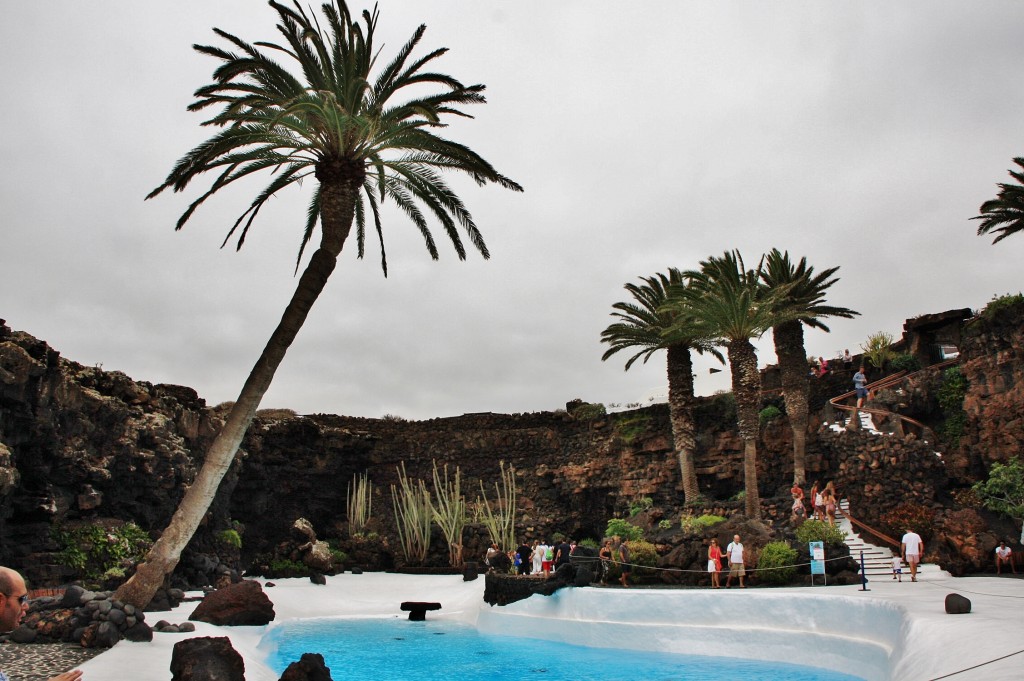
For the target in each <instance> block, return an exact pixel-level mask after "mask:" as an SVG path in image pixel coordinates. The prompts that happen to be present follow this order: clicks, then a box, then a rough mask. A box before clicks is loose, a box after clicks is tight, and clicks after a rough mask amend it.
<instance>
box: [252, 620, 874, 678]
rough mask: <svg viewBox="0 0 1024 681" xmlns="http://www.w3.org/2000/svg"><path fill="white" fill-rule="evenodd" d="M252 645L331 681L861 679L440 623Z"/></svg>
mask: <svg viewBox="0 0 1024 681" xmlns="http://www.w3.org/2000/svg"><path fill="white" fill-rule="evenodd" d="M260 647H261V648H269V649H270V650H271V651H272V652H271V653H270V655H269V656H268V658H267V665H268V666H270V667H271V668H273V669H274V670H275V671H276V672H277V673H278V674H280V673H282V672H283V671H284V670H285V668H287V666H288V665H289V664H290V663H292V662H295V661H297V660H298V659H299V658H300V657H301V656H302V654H303V653H320V654H321V655H323V656H324V661H325V662H326V664H327V666H328V667H329V668H330V670H331V677H332V678H333V679H334V681H342V680H343V679H374V680H375V681H378V680H379V681H392V680H394V681H408V680H415V681H429V680H431V679H439V680H440V679H444V680H446V681H447V680H448V679H453V678H457V679H459V680H460V681H494V680H495V679H516V680H517V681H523V680H525V681H562V680H565V681H569V680H573V681H591V680H592V681H618V680H621V681H627V680H628V681H637V680H639V679H643V680H644V681H721V680H722V679H745V680H748V681H754V680H755V679H756V680H758V681H861V680H860V678H859V677H856V676H850V675H848V674H840V673H838V672H833V671H829V670H825V669H817V668H814V667H803V666H799V665H791V664H780V663H776V662H761V661H756V660H744V659H739V658H722V657H706V656H700V655H672V654H668V653H653V652H648V651H638V650H621V649H615V648H589V647H586V646H576V645H569V644H565V643H556V642H552V641H543V640H537V639H528V638H519V637H513V636H492V635H489V634H481V633H479V632H478V631H477V630H476V628H475V627H472V626H470V625H467V624H463V623H461V622H452V621H448V620H433V621H431V620H428V621H426V622H410V621H408V620H407V619H398V618H389V619H312V620H297V621H295V622H288V623H284V624H281V625H279V626H276V627H274V628H273V629H271V630H270V632H269V633H268V634H267V635H266V636H264V638H263V641H262V642H261V643H260Z"/></svg>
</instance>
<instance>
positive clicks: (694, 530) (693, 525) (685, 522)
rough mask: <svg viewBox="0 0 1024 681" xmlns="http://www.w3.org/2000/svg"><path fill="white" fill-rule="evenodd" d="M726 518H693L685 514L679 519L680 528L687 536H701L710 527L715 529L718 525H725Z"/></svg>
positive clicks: (704, 516) (702, 516)
mask: <svg viewBox="0 0 1024 681" xmlns="http://www.w3.org/2000/svg"><path fill="white" fill-rule="evenodd" d="M724 522H725V518H723V517H722V516H720V515H709V514H704V515H701V516H693V515H690V514H689V513H684V514H683V515H682V516H680V517H679V526H680V528H682V530H683V532H686V533H687V534H699V533H703V532H704V530H706V529H708V528H709V527H713V526H715V525H717V524H718V523H724Z"/></svg>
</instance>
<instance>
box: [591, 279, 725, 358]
mask: <svg viewBox="0 0 1024 681" xmlns="http://www.w3.org/2000/svg"><path fill="white" fill-rule="evenodd" d="M640 280H641V281H643V282H644V283H643V284H642V285H640V284H632V283H630V284H626V285H625V286H624V288H625V289H626V290H627V291H629V293H630V295H632V296H633V300H634V301H635V302H625V303H623V302H619V303H615V304H614V305H612V308H614V309H615V310H616V311H615V312H613V313H612V316H613V317H616V318H618V319H619V320H620V321H618V322H615V323H614V324H610V325H609V326H608V328H606V329H605V330H604V331H602V332H601V341H602V342H604V343H607V344H608V346H609V347H608V349H607V350H606V351H605V353H604V355H602V356H601V359H602V360H607V359H608V358H609V357H611V356H612V355H614V354H615V353H617V352H619V351H620V350H625V349H628V348H639V350H638V351H637V352H636V354H634V355H633V356H632V357H630V358H629V359H628V360H626V369H627V370H628V369H629V368H630V367H631V366H633V363H634V362H636V360H638V359H640V358H643V361H644V363H645V364H646V363H647V360H648V359H650V358H651V355H653V354H654V353H655V352H657V351H659V350H664V349H666V348H668V347H670V346H672V345H676V344H683V345H686V346H688V347H690V348H691V349H693V350H696V351H697V352H711V353H713V354H714V355H715V357H718V358H719V359H721V355H720V354H719V352H718V351H717V350H716V349H715V347H714V345H713V344H712V343H711V342H709V341H708V340H707V339H704V338H701V337H700V336H699V335H695V334H693V333H692V330H693V327H689V326H686V325H683V324H680V323H679V314H680V312H679V311H678V310H673V309H671V308H669V307H667V306H666V304H667V303H668V302H669V301H670V299H671V295H672V291H673V290H676V291H679V290H681V289H680V288H679V287H682V286H684V285H685V281H684V279H683V274H682V272H680V271H679V270H678V269H676V268H675V267H671V268H669V271H668V274H667V275H666V274H664V273H658V274H657V275H655V276H653V277H641V278H640Z"/></svg>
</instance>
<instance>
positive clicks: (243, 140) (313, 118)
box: [117, 0, 521, 606]
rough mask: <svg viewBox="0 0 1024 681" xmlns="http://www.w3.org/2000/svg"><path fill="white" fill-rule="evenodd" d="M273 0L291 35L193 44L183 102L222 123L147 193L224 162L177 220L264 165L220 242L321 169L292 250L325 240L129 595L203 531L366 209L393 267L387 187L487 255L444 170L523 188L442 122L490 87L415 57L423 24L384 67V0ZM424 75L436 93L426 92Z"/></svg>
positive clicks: (420, 221)
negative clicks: (197, 83) (200, 69)
mask: <svg viewBox="0 0 1024 681" xmlns="http://www.w3.org/2000/svg"><path fill="white" fill-rule="evenodd" d="M270 5H271V7H273V8H274V9H275V10H276V11H277V13H278V15H279V19H280V20H279V23H278V25H277V29H278V31H279V32H280V33H281V35H282V36H283V37H284V42H283V44H275V43H268V42H259V43H255V44H250V43H247V42H245V41H243V40H241V39H240V38H237V37H235V36H233V35H231V34H229V33H226V32H225V31H222V30H220V29H214V31H215V32H216V33H217V35H219V36H220V37H221V38H223V39H225V40H226V41H227V42H228V43H230V44H231V48H230V49H222V48H220V47H212V46H202V45H197V46H195V49H196V50H197V51H198V52H200V53H202V54H206V55H210V56H212V57H214V58H216V59H218V60H220V62H221V64H220V66H219V68H217V69H216V70H215V71H214V73H213V82H212V83H211V84H210V85H206V86H204V87H201V88H199V89H198V90H197V91H196V93H195V94H196V101H195V102H194V103H193V104H192V105H191V106H189V110H191V111H200V110H203V109H207V108H208V107H211V106H214V107H222V108H221V109H220V111H219V112H218V113H216V115H214V116H213V118H211V119H209V120H208V121H206V122H205V123H204V125H212V126H214V127H217V128H221V129H222V130H221V131H220V132H218V133H216V134H215V135H214V136H212V137H211V138H209V139H208V140H207V141H205V142H203V143H201V144H200V145H199V146H197V147H195V148H194V149H192V150H191V151H190V152H188V153H187V154H186V155H185V156H184V157H183V158H182V159H181V160H180V161H178V163H177V164H176V165H175V166H174V169H173V170H172V171H171V172H170V174H169V175H168V176H167V179H166V180H165V181H164V183H163V184H161V185H160V186H159V187H157V188H156V189H155V190H153V191H152V192H151V193H150V195H149V197H147V198H152V197H154V196H157V195H158V194H160V193H161V192H162V191H164V190H165V189H168V188H170V189H173V190H174V191H176V192H178V191H182V190H184V189H185V188H186V187H187V186H188V185H189V184H190V183H191V182H192V181H193V180H196V179H198V178H199V177H200V176H202V175H204V174H205V173H207V172H214V173H216V175H215V179H213V181H212V182H211V184H210V186H209V188H208V189H207V190H206V192H205V193H203V194H202V195H201V196H200V197H199V198H198V199H196V200H195V201H193V202H192V203H191V204H190V205H189V206H188V208H187V209H186V210H185V212H184V213H183V214H182V216H181V218H180V219H179V220H178V224H177V229H180V228H181V227H182V226H183V225H184V224H185V222H186V221H187V220H188V219H189V218H190V217H191V215H192V213H193V212H194V211H195V210H196V208H198V207H199V205H200V204H202V203H203V202H204V201H205V200H206V199H207V198H209V197H210V196H212V195H213V194H215V193H217V192H218V191H220V190H221V189H223V188H225V187H227V186H229V185H231V184H232V183H233V182H235V181H236V180H239V179H242V178H247V177H249V176H250V175H253V174H255V173H258V172H259V171H261V170H269V171H270V172H271V179H270V182H269V184H267V185H266V187H265V188H264V189H263V190H262V191H261V192H260V193H259V194H257V195H256V198H255V199H253V201H252V203H251V204H250V205H249V207H248V208H247V209H246V210H245V212H243V213H242V214H241V216H240V217H239V218H238V220H237V221H236V222H235V223H234V225H233V226H232V227H231V229H230V231H229V232H228V237H227V238H226V239H225V243H226V242H227V240H228V239H229V238H231V236H232V235H233V234H234V233H235V232H236V231H237V230H238V229H239V227H240V228H241V231H240V232H239V236H238V247H239V248H240V247H241V246H242V243H243V242H244V240H245V236H246V234H247V232H248V229H249V227H250V225H252V222H253V220H254V219H255V217H256V215H257V214H258V213H259V211H260V209H261V208H262V207H263V205H264V204H265V203H266V202H267V201H268V200H269V199H270V198H271V197H273V196H274V195H275V194H276V193H277V192H278V191H280V190H282V189H284V188H286V187H289V186H291V185H293V184H296V183H299V182H301V181H302V180H304V179H310V180H312V179H314V178H315V180H316V186H315V188H314V191H313V195H312V200H311V201H310V204H309V208H308V211H307V214H306V220H305V229H304V230H303V233H302V238H301V244H300V246H299V257H298V261H297V263H300V262H301V260H302V254H303V251H304V249H305V247H306V245H307V244H308V243H309V241H310V239H311V238H312V237H313V234H314V231H315V229H316V226H317V224H318V223H319V225H320V245H319V247H318V248H317V249H316V251H315V252H314V253H313V255H312V256H311V258H310V260H309V263H308V264H307V265H306V267H305V269H304V270H303V272H302V274H301V276H300V277H299V282H298V286H297V287H296V290H295V293H294V294H293V296H292V298H291V300H290V302H289V303H288V306H287V307H286V308H285V311H284V314H283V315H282V317H281V321H280V322H279V324H278V326H277V328H276V329H275V330H274V332H273V334H272V335H271V337H270V340H269V341H268V343H267V345H266V347H265V348H264V350H263V353H262V354H261V355H260V358H259V359H258V360H257V362H256V365H255V366H254V367H253V369H252V371H251V373H250V374H249V377H248V379H247V380H246V382H245V385H244V386H243V387H242V390H241V393H240V394H239V396H238V399H237V400H236V401H235V404H234V406H233V407H232V409H231V411H230V413H229V414H228V416H227V420H226V423H225V425H224V427H223V429H222V430H221V432H220V433H219V435H218V436H217V438H216V440H215V441H214V443H213V444H212V445H211V447H210V450H209V451H208V452H207V454H206V458H205V461H204V462H203V466H202V469H201V470H200V472H199V474H198V475H197V476H196V479H195V481H194V482H193V483H192V485H191V486H190V487H189V489H188V492H187V493H186V494H185V497H184V499H182V501H181V505H180V506H179V507H178V509H177V511H176V512H175V514H174V516H173V518H172V519H171V522H170V524H169V526H168V528H167V529H166V530H165V531H164V533H163V534H162V536H161V537H160V539H159V541H157V542H156V544H155V545H154V547H153V549H152V550H151V551H150V553H149V555H147V557H146V560H145V562H144V563H142V564H141V565H139V567H138V570H137V571H136V574H135V575H134V576H133V577H132V579H131V580H129V581H128V582H127V583H125V584H124V585H123V586H122V587H121V588H120V589H118V591H117V597H118V598H119V599H120V600H121V601H123V602H125V603H132V604H133V605H136V606H144V605H145V604H146V603H148V602H149V600H150V599H151V598H152V595H153V593H154V592H155V591H156V589H157V588H158V587H159V586H160V585H161V584H162V583H163V580H164V578H165V576H166V575H167V574H169V573H170V572H171V571H172V570H173V569H174V567H175V565H176V564H177V562H178V559H179V557H180V554H181V551H182V549H183V548H184V547H185V545H186V544H187V543H188V541H189V540H190V539H191V537H192V535H193V534H194V533H195V530H196V527H197V526H198V524H199V522H200V521H201V520H202V518H203V516H204V514H205V513H206V510H207V509H208V508H209V505H210V503H211V501H212V500H213V497H214V495H215V494H216V491H217V487H218V485H219V484H220V481H221V479H222V478H223V476H224V474H225V473H226V472H227V470H228V468H229V467H230V465H231V463H232V461H233V459H234V456H235V453H236V452H237V450H238V447H239V444H240V443H241V441H242V438H243V436H244V435H245V432H246V430H247V429H248V427H249V424H250V423H251V421H252V418H253V416H254V414H255V412H256V409H257V407H258V406H259V403H260V400H261V399H262V397H263V395H264V393H265V392H266V391H267V389H268V388H269V386H270V382H271V380H272V379H273V377H274V373H275V371H276V370H277V368H278V366H279V365H280V363H281V361H282V360H283V359H284V355H285V352H286V351H287V350H288V347H289V346H290V345H291V344H292V341H293V340H294V339H295V336H296V334H297V333H298V331H299V329H300V328H301V326H302V324H303V322H304V321H305V319H306V315H307V314H308V313H309V311H310V308H311V307H312V306H313V303H314V302H316V299H317V297H318V296H319V295H320V292H321V291H322V290H323V288H324V286H325V285H326V283H327V280H328V278H329V277H330V275H331V273H332V272H333V271H334V268H335V265H336V263H337V258H338V255H339V254H340V253H341V249H342V246H343V245H344V244H345V241H346V239H347V238H348V236H349V232H350V231H351V229H352V226H353V224H354V225H355V227H356V239H357V248H358V254H359V256H360V257H361V256H362V255H363V246H364V241H365V229H366V223H367V221H368V219H369V216H370V215H372V220H373V225H374V228H375V231H376V232H377V236H378V239H379V240H380V242H381V265H382V267H383V268H384V274H385V276H386V275H387V263H386V259H385V257H384V245H383V232H382V229H381V216H380V206H381V205H382V204H383V203H384V202H385V201H386V200H387V199H390V200H391V201H393V202H394V203H395V205H397V206H398V208H399V209H400V210H401V211H403V212H404V213H405V214H406V216H408V218H409V219H410V220H411V221H412V222H413V224H414V225H415V227H416V228H417V229H418V231H419V232H420V234H421V236H422V237H423V239H424V241H425V242H426V247H427V251H428V252H429V253H430V256H431V257H432V258H434V259H436V258H437V257H438V253H437V248H436V246H435V244H434V240H433V237H432V236H431V232H430V228H429V226H428V224H427V220H426V217H425V214H430V215H433V216H434V218H435V219H436V220H437V221H438V222H439V223H440V224H441V226H442V227H443V229H444V231H445V233H446V234H447V236H448V238H449V239H450V240H451V242H452V243H453V244H454V247H455V251H456V253H457V254H458V256H459V258H460V259H464V258H465V256H466V251H465V247H464V246H463V243H462V240H461V238H460V236H459V232H458V227H461V228H462V229H463V230H464V231H465V233H466V235H467V236H468V238H469V241H470V243H472V244H473V246H474V247H475V248H476V249H477V250H478V251H479V252H480V253H481V254H482V255H483V257H484V258H487V257H489V254H488V252H487V248H486V246H485V245H484V241H483V238H482V237H481V235H480V232H479V231H478V230H477V227H476V224H475V223H474V222H473V219H472V217H471V216H470V213H469V211H467V210H466V208H465V207H464V206H463V204H462V201H461V200H460V199H459V197H458V196H456V195H455V193H454V192H453V191H452V190H451V189H450V188H449V187H448V186H447V185H446V184H445V182H444V181H443V180H442V177H441V173H442V172H444V171H459V172H463V173H467V174H468V175H469V176H470V177H472V178H473V179H474V180H475V181H476V182H477V183H478V184H481V185H483V184H486V183H490V182H493V183H496V184H498V185H500V186H502V187H505V188H508V189H513V190H516V191H521V188H520V187H519V185H517V184H516V183H515V182H513V181H511V180H509V179H508V178H506V177H504V176H502V175H501V174H499V173H498V172H497V171H495V170H494V168H492V167H491V165H490V164H489V163H488V162H487V161H485V160H484V159H483V158H481V157H480V156H479V155H478V154H477V153H476V152H474V151H472V150H470V149H469V148H467V147H465V146H463V145H461V144H458V143H457V142H453V141H450V140H447V139H445V138H443V137H441V136H439V135H438V134H437V133H436V129H437V128H440V127H443V124H442V117H444V116H447V115H454V116H467V115H466V114H465V113H464V112H463V111H462V109H461V106H462V105H468V104H477V103H482V102H484V97H483V95H482V92H483V89H484V86H483V85H470V86H466V85H463V84H462V83H460V82H459V81H458V80H456V79H454V78H452V77H451V76H448V75H444V74H441V73H438V72H435V71H432V70H429V69H428V68H427V67H428V66H429V67H431V68H432V67H433V64H432V62H434V61H435V60H436V59H437V58H438V57H440V56H441V55H442V54H444V52H445V51H446V50H444V49H439V50H434V51H432V52H429V53H428V54H426V55H425V56H421V57H415V58H413V57H412V53H413V51H414V50H415V48H416V46H417V45H418V43H419V42H420V39H421V38H422V36H423V33H424V30H425V27H424V26H420V27H419V28H418V29H417V30H416V31H415V33H413V35H412V37H411V38H410V39H409V41H408V42H406V43H405V44H404V45H403V46H402V47H401V48H400V49H399V50H398V53H397V55H396V56H395V57H394V59H392V60H391V61H390V62H389V63H386V64H383V66H382V67H381V68H379V69H378V65H377V62H376V59H377V57H378V56H379V51H378V48H377V47H376V46H375V45H374V44H373V40H374V32H375V30H376V27H377V19H378V12H377V11H376V10H374V11H373V12H372V13H370V12H367V11H364V12H363V13H362V17H361V18H362V21H361V22H360V21H359V20H358V19H357V18H354V17H353V16H352V15H351V14H350V12H349V9H348V7H347V6H346V5H345V2H344V0H334V1H333V2H331V3H325V4H324V5H323V6H322V12H323V15H324V18H325V22H324V24H323V28H321V24H320V22H319V21H318V20H317V19H316V18H315V16H308V15H307V14H306V11H305V10H303V9H302V7H301V6H300V5H299V3H298V2H296V3H295V6H294V9H292V8H289V7H286V6H284V5H283V4H281V3H278V2H271V3H270ZM232 50H233V51H232ZM278 59H280V60H282V61H283V62H286V63H293V65H294V66H296V67H298V68H297V71H298V72H300V73H301V75H300V76H298V77H297V76H295V75H293V74H292V73H291V72H289V71H288V69H286V68H285V67H284V66H282V64H281V63H279V62H278V61H277V60H278ZM374 72H375V73H374ZM425 87H426V89H427V90H437V92H434V93H433V94H431V93H429V92H426V91H425ZM410 90H412V91H411V92H410ZM399 97H402V98H403V99H399ZM296 269H298V264H297V265H296Z"/></svg>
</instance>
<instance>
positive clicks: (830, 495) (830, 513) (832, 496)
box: [821, 482, 838, 525]
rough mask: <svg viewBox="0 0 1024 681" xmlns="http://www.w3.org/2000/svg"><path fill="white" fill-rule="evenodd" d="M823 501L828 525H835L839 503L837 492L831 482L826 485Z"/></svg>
mask: <svg viewBox="0 0 1024 681" xmlns="http://www.w3.org/2000/svg"><path fill="white" fill-rule="evenodd" d="M821 501H822V503H823V505H824V507H825V518H826V519H827V520H828V524H829V525H835V524H836V505H837V503H838V501H837V499H836V490H835V488H834V487H833V486H832V483H831V482H829V483H828V484H827V485H825V491H824V492H822V493H821Z"/></svg>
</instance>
